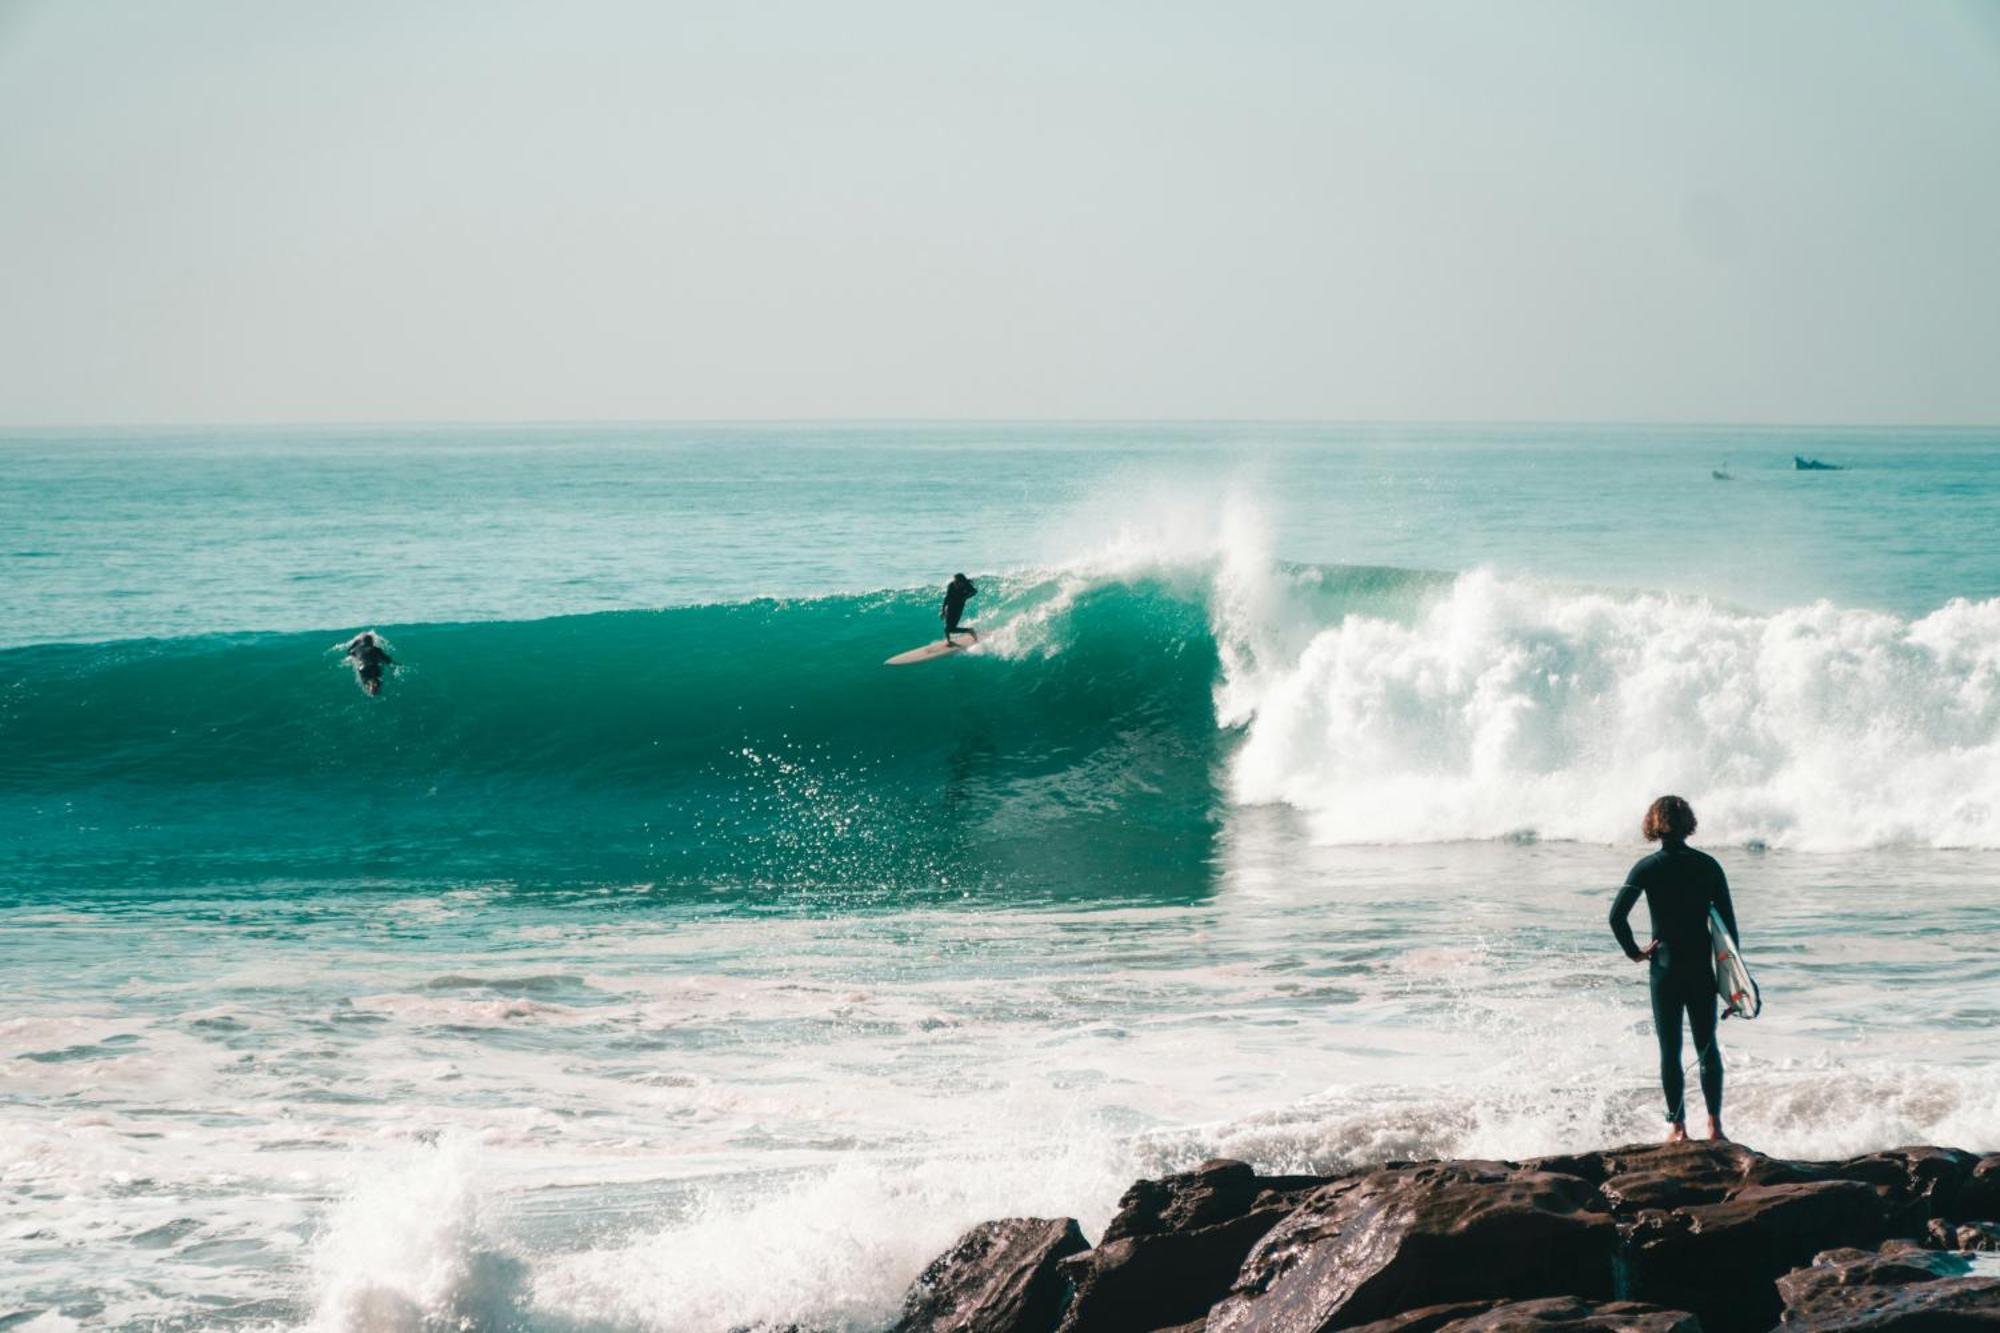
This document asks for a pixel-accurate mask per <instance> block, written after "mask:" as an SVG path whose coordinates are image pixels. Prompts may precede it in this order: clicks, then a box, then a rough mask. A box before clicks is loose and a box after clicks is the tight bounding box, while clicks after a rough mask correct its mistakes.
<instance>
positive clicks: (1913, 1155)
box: [1824, 1147, 1979, 1230]
mask: <svg viewBox="0 0 2000 1333" xmlns="http://www.w3.org/2000/svg"><path fill="white" fill-rule="evenodd" d="M1978 1164H1979V1159H1978V1158H1977V1157H1975V1156H1973V1155H1972V1154H1971V1153H1969V1152H1960V1151H1959V1150H1958V1149H1956V1148H1931V1147H1914V1148H1894V1149H1891V1150H1889V1151H1887V1152H1878V1153H1869V1154H1868V1155H1866V1156H1864V1157H1850V1158H1848V1159H1847V1160H1846V1161H1843V1162H1830V1163H1827V1164H1826V1165H1825V1168H1824V1169H1825V1171H1826V1173H1827V1174H1828V1175H1829V1176H1830V1177H1832V1178H1834V1179H1839V1180H1860V1181H1866V1182H1867V1183H1868V1184H1871V1185H1874V1186H1875V1187H1876V1188H1877V1189H1879V1190H1880V1191H1881V1192H1882V1196H1883V1198H1884V1199H1885V1200H1886V1201H1888V1203H1889V1205H1890V1208H1891V1215H1892V1217H1893V1219H1894V1221H1895V1223H1896V1225H1897V1226H1899V1227H1910V1228H1912V1229H1915V1230H1922V1229H1923V1226H1924V1224H1925V1223H1926V1222H1928V1221H1929V1220H1930V1219H1931V1218H1933V1217H1955V1216H1956V1215H1957V1212H1958V1202H1959V1196H1960V1195H1961V1194H1962V1193H1963V1192H1964V1187H1965V1184H1966V1182H1967V1180H1968V1179H1970V1177H1971V1175H1972V1172H1973V1169H1974V1168H1975V1167H1976V1166H1977V1165H1978Z"/></svg>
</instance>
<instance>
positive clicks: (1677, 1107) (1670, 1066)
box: [1646, 962, 1687, 1125]
mask: <svg viewBox="0 0 2000 1333" xmlns="http://www.w3.org/2000/svg"><path fill="white" fill-rule="evenodd" d="M1646 981H1647V986H1648V989H1650V990H1651V992H1652V996H1653V1035H1654V1036H1656V1037H1658V1038H1659V1039H1660V1091H1662V1092H1664V1093H1666V1095H1667V1120H1668V1122H1669V1123H1670V1124H1676V1125H1677V1124H1680V1123H1681V1122H1682V1121H1683V1120H1685V1119H1686V1118H1687V1080H1686V1078H1685V1077H1684V1076H1683V1074H1682V1073H1681V1012H1682V1009H1683V1008H1684V1005H1683V1003H1682V1000H1681V988H1680V987H1679V986H1677V985H1675V984H1674V983H1675V981H1676V978H1675V977H1674V974H1673V973H1672V972H1670V971H1668V970H1667V969H1666V968H1664V967H1662V966H1660V965H1659V963H1657V962H1655V963H1654V964H1653V965H1652V967H1651V968H1650V969H1649V970H1648V972H1647V976H1646Z"/></svg>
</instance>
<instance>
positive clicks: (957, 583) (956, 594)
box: [938, 579, 979, 639]
mask: <svg viewBox="0 0 2000 1333" xmlns="http://www.w3.org/2000/svg"><path fill="white" fill-rule="evenodd" d="M978 595H979V589H977V588H975V587H973V586H972V580H971V579H953V580H952V581H951V582H950V583H947V584H946V585H945V588H944V609H943V610H942V611H940V612H939V613H938V614H940V615H942V616H943V617H944V636H945V638H947V639H949V638H950V637H951V636H952V635H953V634H956V633H957V632H958V620H959V617H960V616H962V615H964V614H965V604H966V602H967V601H968V600H970V599H971V598H974V597H977V596H978Z"/></svg>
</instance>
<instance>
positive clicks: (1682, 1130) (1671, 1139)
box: [1667, 1120, 1688, 1143]
mask: <svg viewBox="0 0 2000 1333" xmlns="http://www.w3.org/2000/svg"><path fill="white" fill-rule="evenodd" d="M1687 1141H1688V1127H1687V1126H1686V1125H1683V1124H1682V1123H1681V1122H1680V1121H1678V1120H1676V1121H1674V1127H1673V1128H1672V1129H1670V1130H1668V1131H1667V1142H1668V1143H1686V1142H1687Z"/></svg>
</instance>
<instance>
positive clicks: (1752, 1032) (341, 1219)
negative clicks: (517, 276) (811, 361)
mask: <svg viewBox="0 0 2000 1333" xmlns="http://www.w3.org/2000/svg"><path fill="white" fill-rule="evenodd" d="M1795 454H1796V455H1805V456H1808V457H1813V458H1819V459H1823V460H1825V461H1827V462H1829V463H1832V464H1835V465H1837V467H1838V468H1839V470H1837V471H1836V470H1828V471H1800V470H1798V469H1796V468H1795V466H1794V464H1793V457H1794V455H1795ZM1717 473H1721V474H1724V476H1723V477H1717V476H1716V475H1715V474H1717ZM958 570H964V571H965V572H966V573H968V574H969V575H971V577H972V578H973V579H974V581H975V582H976V583H977V584H978V585H979V588H980V593H979V596H978V597H977V598H976V599H975V600H974V601H973V603H972V606H971V610H970V613H969V615H968V619H969V620H970V622H971V623H973V624H974V625H976V626H977V627H978V628H979V629H980V631H981V636H982V637H981V640H980V645H979V647H978V649H977V650H975V651H972V652H968V653H965V654H961V655H957V656H954V657H951V658H947V659H945V660H941V661H937V662H932V663H928V664H924V665H921V666H916V667H909V668H894V669H892V668H887V667H884V666H883V665H882V662H883V659H884V658H886V657H888V656H890V655H891V654H893V653H896V652H898V651H900V650H903V649H907V648H911V647H915V646H917V645H919V644H921V643H923V642H924V641H925V640H926V639H927V638H929V637H931V636H933V635H935V634H936V633H937V632H938V622H937V612H936V608H937V599H938V596H939V592H940V589H941V587H942V584H943V583H944V582H945V580H946V579H947V578H948V577H949V576H950V575H951V574H952V573H953V572H955V571H958ZM364 628H374V629H377V630H379V631H380V632H381V633H382V634H383V635H384V636H385V637H386V638H387V640H388V641H389V643H390V645H391V649H392V651H393V653H394V655H395V658H396V663H397V664H396V666H395V667H394V668H392V670H391V672H390V674H389V676H388V679H387V682H386V685H385V687H384V690H383V693H382V697H380V698H378V699H371V698H369V697H367V696H365V695H364V694H363V693H362V692H361V691H360V690H359V689H358V688H357V687H356V684H355V681H354V678H353V675H352V672H351V671H350V670H349V669H348V668H347V667H346V666H344V665H343V663H342V662H341V660H340V655H339V653H338V651H336V650H335V649H334V645H335V644H337V643H339V642H341V641H343V640H345V639H346V638H347V637H348V636H350V635H352V634H354V633H355V632H356V631H358V630H360V629H364ZM1664 791H1676V792H1679V793H1681V794H1683V795H1685V796H1687V797H1688V798H1689V799H1690V800H1692V801H1693V803H1694V806H1695V808H1696V810H1697V812H1698V814H1699V816H1700V818H1701V821H1702V827H1701V830H1700V831H1699V833H1698V834H1697V836H1696V842H1697V844H1698V845H1700V846H1703V847H1705V848H1707V849H1708V850H1710V851H1711V852H1713V853H1714V854H1716V855H1717V856H1718V857H1719V858H1720V859H1721V860H1722V862H1723V864H1724V866H1725V867H1726V869H1727V870H1728V872H1729V875H1730V877H1731V882H1732V885H1733V887H1734V891H1735V900H1736V904H1737V910H1738V915H1739V917H1740V920H1741V923H1742V931H1743V943H1744V947H1745V950H1746V953H1747V955H1748V957H1749V959H1750V961H1751V963H1752V964H1753V966H1754V967H1755V968H1756V969H1757V971H1758V975H1759V980H1760V981H1761V983H1762V986H1763V992H1764V997H1765V1011H1764V1014H1763V1015H1762V1016H1761V1017H1760V1018H1758V1019H1757V1020H1756V1021H1755V1022H1752V1023H1742V1022H1737V1021H1734V1020H1731V1021H1729V1022H1727V1023H1725V1024H1724V1026H1723V1038H1722V1040H1723V1045H1724V1049H1725V1058H1726V1062H1727V1065H1728V1079H1729V1083H1728V1103H1727V1109H1726V1119H1727V1121H1728V1124H1729V1128H1730V1129H1731V1132H1732V1133H1733V1134H1734V1135H1735V1136H1736V1137H1738V1138H1740V1139H1742V1140H1744V1141H1746V1142H1748V1143H1750V1144H1751V1145H1752V1146H1754V1147H1757V1148H1759V1149H1762V1150H1764V1151H1767V1152H1772V1153H1779V1154H1792V1155H1831V1154H1844V1153H1855V1152H1861V1151H1865V1150H1869V1149H1874V1148H1881V1147H1888V1146H1893V1145H1897V1144H1902V1143H1909V1142H1941V1143H1948V1144H1953V1145H1956V1146H1959V1147H1963V1148H1968V1149H1974V1150H1981V1151H1995V1150H2000V962H1997V961H1996V957H2000V953H1996V949H1995V944H1996V941H2000V431H1996V430H1956V431H1945V430H1936V431H1933V430H1861V429H1807V428H1796V429H1791V428H1788V429H1777V428H1739V427H1719V426H1718V427H1638V426H1601V427H1600V426H1476V425H1453V426H1387V425H1383V426H1309V425H1255V424H1200V423H1194V424H1169V425H1155V424H1143V423H1120V424H1083V425H1061V424H1004V423H1000V424H982V425H954V424H935V425H932V424H921V423H914V424H887V425H870V424H848V425H836V426H827V425H785V424H769V425H755V426H750V425H716V426H699V425H686V426H679V425H676V426H636V425H635V426H562V425H548V426H508V427H482V426H471V427H443V426H435V427H390V426H381V427H359V426H357V427H343V428H337V429H335V428H324V429H304V428H299V429H278V428H247V427H246V428H230V429H192V428H188V429H172V430H141V429H129V430H97V431H82V430H74V431H22V430H13V431H7V432H0V988H4V989H0V996H4V1006H0V1068H3V1069H4V1071H5V1081H4V1084H0V1327H6V1328H32V1329H36V1330H40V1331H42V1333H48V1331H49V1330H57V1329H71V1328H80V1329H148V1330H153V1329H195V1328H227V1329H298V1328H313V1329H323V1330H416V1329H428V1328H446V1327H450V1328H457V1329H466V1330H474V1329H478V1330H485V1329H491V1330H499V1329H543V1330H565V1331H568V1333H575V1331H577V1330H583V1329H592V1330H600V1329H601V1330H613V1329H674V1330H699V1331H705V1330H717V1331H720V1330H727V1329H738V1328H746V1327H752V1326H755V1325H758V1324H770V1325H773V1326H783V1325H787V1324H793V1323H797V1324H801V1325H805V1326H810V1327H814V1328H824V1329H840V1330H854V1331H855V1333H860V1331H862V1330H873V1329H879V1328H882V1327H884V1326H886V1324H887V1323H888V1322H890V1321H891V1320H892V1319H893V1317H894V1313H895V1310H896V1306H897V1302H898V1301H899V1299H900V1297H901V1294H902V1291H903V1289H904V1288H905V1287H906V1286H907V1284H908V1283H909V1282H910V1280H911V1279H912V1278H913V1277H914V1276H915V1275H916V1273H917V1272H918V1271H919V1269H920V1268H921V1267H922V1266H923V1264H924V1263H925V1262H926V1261H927V1260H928V1259H930V1258H931V1257H932V1256H933V1255H934V1254H936V1253H937V1252H938V1251H939V1250H941V1249H942V1248H943V1247H944V1246H945V1245H946V1244H948V1243H949V1242H950V1241H951V1240H952V1239H953V1238H954V1237H955V1236H957V1235H958V1234H959V1233H960V1232H961V1231H962V1230H963V1229H964V1228H965V1227H967V1226H969V1225H970V1224H972V1223H974V1222H977V1221H980V1220H984V1219H986V1218H989V1217H997V1216H1004V1215H1019V1214H1038V1215H1064V1214H1067V1215H1073V1216H1076V1217H1078V1218H1080V1219H1082V1221H1083V1223H1084V1226H1085V1228H1086V1230H1087V1231H1090V1230H1093V1229H1094V1228H1097V1227H1101V1226H1102V1225H1103V1223H1104V1222H1105V1220H1106V1219H1107V1218H1108V1216H1109V1215H1110V1212H1111V1210H1112V1208H1113V1207H1114V1205H1115V1203H1116V1199H1117V1196H1118V1194H1119V1192H1120V1191H1121V1190H1122V1189H1123V1187H1124V1186H1125V1184H1126V1183H1127V1182H1128V1181H1130V1180H1131V1179H1132V1178H1134V1177H1135V1176H1138V1175H1142V1174H1151V1173H1158V1172H1161V1171H1165V1170H1170V1169H1178V1168H1181V1167H1185V1166H1188V1165H1191V1164H1193V1163H1196V1162H1199V1161H1201V1160H1203V1159H1204V1158H1207V1157H1211V1156H1216V1155H1229V1156H1237V1157H1243V1158H1246V1159H1248V1160H1250V1161H1252V1162H1253V1163H1255V1164H1257V1165H1258V1166H1259V1167H1261V1168H1264V1169H1267V1170H1306V1169H1310V1170H1326V1169H1331V1168H1333V1167H1336V1166H1339V1165H1343V1164H1349V1163H1356V1162H1363V1161H1369V1160H1379V1159H1382V1158H1387V1157H1402V1158H1408V1157H1417V1156H1430V1155H1443V1154H1470V1155H1482V1156H1521V1155H1528V1154H1534V1153H1539V1152H1547V1151H1556V1150H1563V1149H1572V1148H1580V1147H1589V1146H1596V1145H1600V1144H1604V1143H1609V1142H1615V1141H1627V1140H1634V1139H1645V1138H1651V1137H1654V1136H1656V1135H1658V1134H1659V1133H1661V1131H1662V1123H1661V1111H1660V1108H1659V1106H1658V1105H1657V1103H1658V1100H1659V1093H1658V1090H1657V1081H1656V1069H1655V1054H1654V1048H1653V1044H1652V1038H1651V1036H1650V1024H1649V1018H1648V1014H1647V1008H1646V998H1645V986H1644V980H1643V975H1642V973H1641V971H1640V970H1639V969H1637V968H1634V967H1632V966H1631V965H1630V964H1629V963H1627V962H1626V961H1625V959H1624V958H1623V956H1622V955H1621V954H1620V953H1619V952H1618V950H1617V949H1616V947H1615V945H1614V944H1613V942H1612V940H1611V936H1610V933H1609V931H1608V929H1607V927H1606V924H1605V914H1606V911H1607V909H1608V907H1609V905H1610V900H1611V897H1612V895H1613V893H1614V892H1615V890H1616V888H1617V886H1618V885H1619V884H1620V883H1621V882H1622V880H1623V876H1624V873H1625V870H1626V869H1627V867H1628V866H1629V865H1630V863H1631V862H1632V861H1633V860H1634V859H1636V858H1637V857H1638V856H1640V855H1642V854H1643V853H1644V851H1645V850H1646V848H1645V846H1644V844H1643V843H1642V842H1641V841H1640V840H1639V838H1638V832H1637V830H1638V824H1639V818H1640V815H1641V813H1642V812H1643V810H1644V807H1645V805H1646V803H1647V802H1648V801H1649V800H1650V799H1651V798H1652V797H1653V796H1655V795H1658V794H1660V793H1661V792H1664ZM1641 915H1642V916H1643V914H1641Z"/></svg>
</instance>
